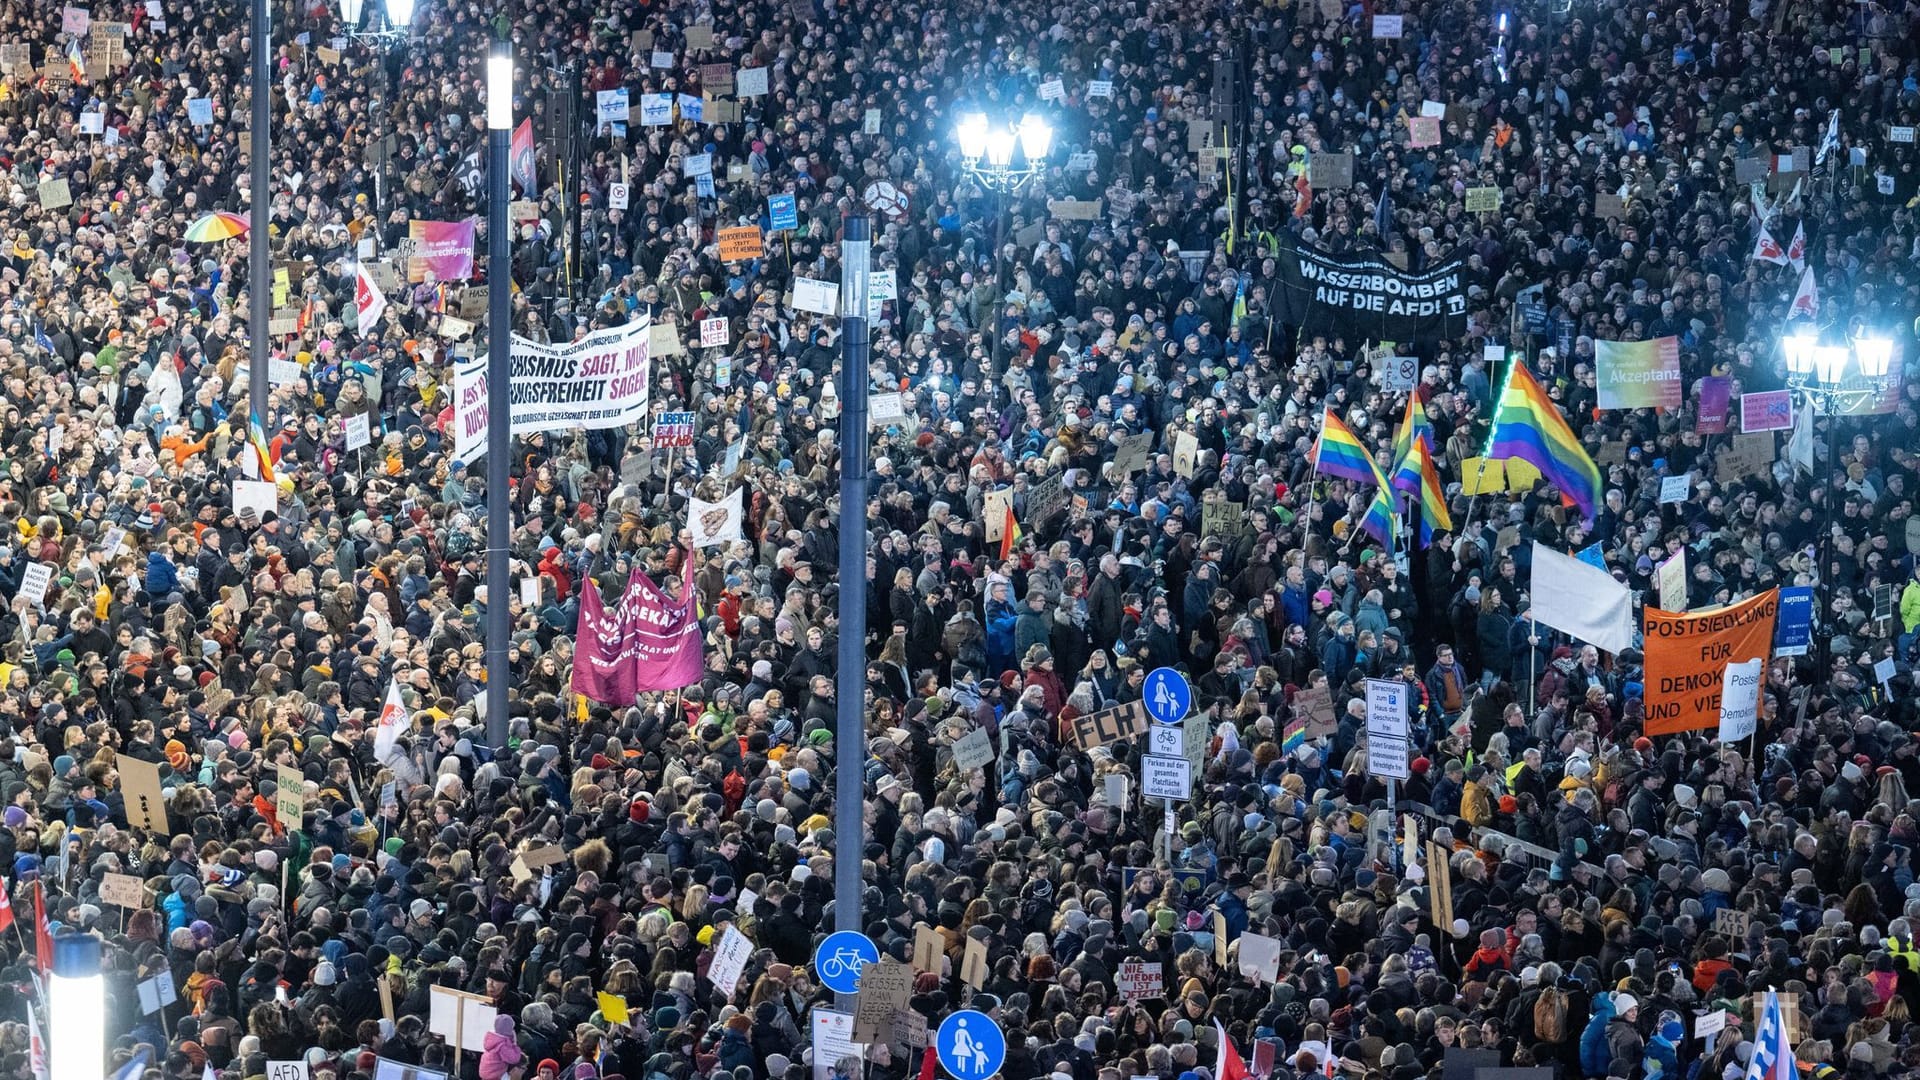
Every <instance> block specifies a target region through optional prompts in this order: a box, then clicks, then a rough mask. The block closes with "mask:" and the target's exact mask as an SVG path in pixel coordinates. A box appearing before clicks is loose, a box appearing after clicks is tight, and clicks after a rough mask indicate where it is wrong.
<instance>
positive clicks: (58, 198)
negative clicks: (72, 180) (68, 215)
mask: <svg viewBox="0 0 1920 1080" xmlns="http://www.w3.org/2000/svg"><path fill="white" fill-rule="evenodd" d="M39 195H40V209H42V210H64V209H66V208H67V207H69V206H72V205H73V192H72V191H70V190H68V188H67V178H66V177H64V176H62V177H59V178H57V179H54V180H42V181H41V182H40V188H39Z"/></svg>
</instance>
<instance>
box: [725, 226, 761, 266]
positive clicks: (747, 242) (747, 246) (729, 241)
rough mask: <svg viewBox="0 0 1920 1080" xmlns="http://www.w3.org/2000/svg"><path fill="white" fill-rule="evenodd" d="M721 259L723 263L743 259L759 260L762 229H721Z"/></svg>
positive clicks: (742, 227) (743, 227)
mask: <svg viewBox="0 0 1920 1080" xmlns="http://www.w3.org/2000/svg"><path fill="white" fill-rule="evenodd" d="M718 239H719V241H720V259H721V261H722V262H736V261H738V260H741V259H757V258H759V257H760V255H761V247H760V227H759V226H757V225H742V226H740V227H739V228H737V229H721V230H720V233H719V236H718Z"/></svg>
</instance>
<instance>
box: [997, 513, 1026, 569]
mask: <svg viewBox="0 0 1920 1080" xmlns="http://www.w3.org/2000/svg"><path fill="white" fill-rule="evenodd" d="M1021 535H1022V534H1021V532H1020V521H1019V519H1018V518H1016V517H1014V516H1013V504H1012V503H1008V504H1007V518H1006V521H1005V522H1004V523H1002V524H1001V526H1000V558H1002V559H1011V558H1013V550H1014V548H1016V547H1018V546H1019V544H1020V537H1021Z"/></svg>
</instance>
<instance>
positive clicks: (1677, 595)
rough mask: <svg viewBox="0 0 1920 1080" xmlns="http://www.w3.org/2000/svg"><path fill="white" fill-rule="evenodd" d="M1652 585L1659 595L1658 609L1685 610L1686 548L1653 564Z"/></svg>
mask: <svg viewBox="0 0 1920 1080" xmlns="http://www.w3.org/2000/svg"><path fill="white" fill-rule="evenodd" d="M1653 586H1654V589H1655V590H1656V591H1657V592H1658V593H1659V595H1660V610H1662V611H1685V610H1687V549H1685V548H1681V549H1680V550H1679V551H1676V552H1674V553H1673V558H1671V559H1668V560H1666V561H1665V562H1662V563H1659V564H1657V565H1656V566H1654V568H1653Z"/></svg>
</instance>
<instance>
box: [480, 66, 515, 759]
mask: <svg viewBox="0 0 1920 1080" xmlns="http://www.w3.org/2000/svg"><path fill="white" fill-rule="evenodd" d="M512 133H513V54H512V51H511V47H510V46H509V45H508V44H507V43H506V42H495V43H494V48H493V53H492V54H491V55H490V56H488V57H487V411H488V413H489V414H490V415H489V416H488V418H487V626H486V637H487V647H486V652H487V745H488V746H492V747H495V748H498V747H502V746H505V745H506V744H507V682H508V680H509V679H510V678H511V677H512V676H511V675H510V674H509V673H508V671H507V639H508V637H510V636H511V635H512V633H513V620H512V616H511V612H510V611H509V610H508V607H509V603H510V597H511V595H512V592H513V586H512V583H511V582H509V581H508V580H507V573H508V560H507V554H508V549H509V544H508V538H509V536H510V535H511V533H512V531H513V524H512V521H511V516H510V509H509V503H510V500H509V498H508V494H507V493H508V483H509V476H510V471H509V468H508V466H509V465H510V463H511V462H510V459H511V457H512V453H513V451H512V445H511V444H512V440H513V422H512V415H511V414H512V411H513V410H512V407H511V405H510V398H511V394H512V390H511V384H512V379H511V376H512V371H513V327H512V322H513V267H512V265H511V262H510V256H509V253H508V247H507V241H508V236H507V230H508V228H509V225H508V222H507V199H508V195H507V168H508V166H507V154H508V150H509V144H510V143H511V141H512V138H513V135H512Z"/></svg>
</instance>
